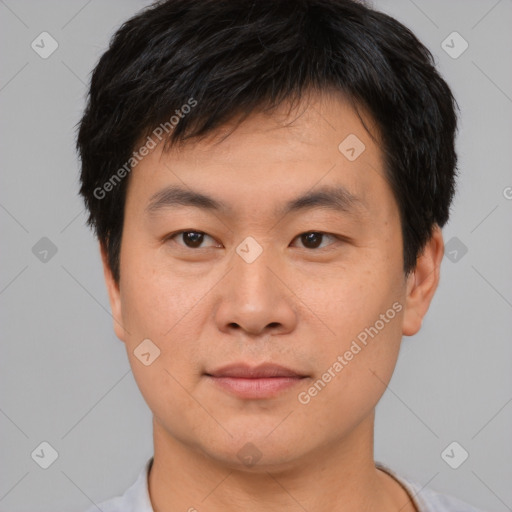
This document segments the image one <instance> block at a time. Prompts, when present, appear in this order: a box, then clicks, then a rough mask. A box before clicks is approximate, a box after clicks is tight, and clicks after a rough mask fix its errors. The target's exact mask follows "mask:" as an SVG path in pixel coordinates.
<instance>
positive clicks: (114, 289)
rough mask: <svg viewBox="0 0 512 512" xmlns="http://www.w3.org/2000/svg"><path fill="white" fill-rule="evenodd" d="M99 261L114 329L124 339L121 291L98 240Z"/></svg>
mask: <svg viewBox="0 0 512 512" xmlns="http://www.w3.org/2000/svg"><path fill="white" fill-rule="evenodd" d="M100 252H101V261H102V262H103V275H104V276H105V284H106V285H107V291H108V297H109V300H110V309H111V310H112V317H113V319H114V331H115V333H116V336H117V337H118V338H119V339H120V340H121V341H126V339H125V336H126V331H125V330H124V328H123V324H122V319H123V314H122V307H121V293H120V289H119V284H118V283H117V282H116V281H115V279H114V276H113V274H112V270H111V269H110V266H109V264H108V258H107V250H106V248H105V245H104V244H102V243H101V242H100Z"/></svg>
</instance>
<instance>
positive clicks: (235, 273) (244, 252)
mask: <svg viewBox="0 0 512 512" xmlns="http://www.w3.org/2000/svg"><path fill="white" fill-rule="evenodd" d="M248 238H249V237H248ZM276 258H277V257H276V255H275V254H274V253H273V251H272V249H271V248H269V247H264V246H263V244H261V245H260V244H259V243H257V242H256V241H255V240H254V239H252V240H250V239H249V240H248V239H246V240H244V242H242V243H241V244H240V245H239V246H238V247H237V249H236V251H235V252H234V253H233V259H232V269H231V271H230V272H229V273H228V274H227V276H226V281H225V282H224V283H223V285H222V288H221V293H220V305H219V307H218V308H217V311H216V321H217V323H218V327H219V328H220V329H222V330H225V329H230V328H241V329H243V330H246V331H247V332H250V333H252V334H259V333H263V332H264V331H266V330H268V329H277V330H279V331H281V332H283V331H287V330H290V329H292V328H293V325H294V323H295V321H296V318H295V310H294V307H293V304H292V302H291V298H290V296H289V295H290V294H287V293H286V288H285V287H283V286H282V284H280V283H279V280H278V279H277V278H276V276H275V275H274V274H275V273H277V272H278V269H279V267H280V262H278V261H277V259H276Z"/></svg>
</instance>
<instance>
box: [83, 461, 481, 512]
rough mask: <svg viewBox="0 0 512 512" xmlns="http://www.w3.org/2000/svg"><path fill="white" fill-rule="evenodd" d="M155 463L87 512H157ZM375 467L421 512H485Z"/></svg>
mask: <svg viewBox="0 0 512 512" xmlns="http://www.w3.org/2000/svg"><path fill="white" fill-rule="evenodd" d="M152 463H153V457H151V458H150V459H149V460H148V461H147V463H146V465H145V466H144V468H143V469H142V471H141V472H140V474H139V476H138V477H137V480H136V482H135V483H134V484H133V485H132V486H131V487H129V488H128V489H127V490H126V491H125V493H124V494H123V495H122V496H117V497H116V498H112V499H110V500H107V501H104V502H102V503H98V504H97V505H94V506H92V507H90V508H88V509H87V511H86V512H98V508H99V509H100V510H101V512H154V511H153V507H152V506H151V500H150V499H149V491H148V474H149V470H150V468H151V464H152ZM375 465H376V467H378V468H379V469H381V470H382V471H385V472H386V473H388V474H389V475H390V476H392V477H393V478H394V479H395V480H396V481H397V482H398V483H399V484H400V485H401V486H402V487H403V488H404V489H405V491H406V492H407V493H408V494H409V496H410V498H411V500H412V502H413V503H414V505H415V506H416V508H417V509H418V511H419V512H483V511H482V510H479V509H476V508H474V507H472V506H471V505H468V504H467V503H464V502H463V501H461V500H459V499H457V498H455V497H453V496H449V495H447V494H440V493H438V492H435V491H433V490H432V489H429V488H424V487H423V486H422V485H420V484H418V483H416V482H411V481H409V480H406V479H405V478H403V477H401V476H398V475H397V474H396V473H395V472H394V471H393V470H391V469H390V468H388V467H387V466H385V465H384V464H382V463H380V462H376V463H375Z"/></svg>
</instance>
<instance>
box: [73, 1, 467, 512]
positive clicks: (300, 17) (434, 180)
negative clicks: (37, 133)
mask: <svg viewBox="0 0 512 512" xmlns="http://www.w3.org/2000/svg"><path fill="white" fill-rule="evenodd" d="M432 62H433V61H432V57H431V55H430V53H429V52H428V50H427V49H426V48H425V47H424V46H423V45H422V44H421V43H420V42H419V41H418V40H417V39H416V37H415V36H414V35H413V34H412V33H411V32H410V31H409V30H408V29H407V28H405V27H404V26H403V25H401V24H400V23H398V22H397V21H396V20H394V19H393V18H390V17H388V16H386V15H384V14H382V13H379V12H377V11H374V10H372V9H370V8H368V7H366V6H364V5H363V4H361V3H357V2H354V1H350V0H294V1H285V0H278V1H273V2H257V1H254V2H248V1H242V0H225V1H223V0H221V1H219V0H215V1H213V0H171V1H166V2H159V3H157V4H154V5H153V6H151V7H150V8H148V9H146V10H144V11H143V12H141V13H140V14H138V15H137V16H135V17H134V18H133V19H131V20H129V21H128V22H126V23H125V24H124V25H123V26H122V27H121V28H120V29H119V30H118V32H117V33H116V34H115V36H114V38H113V40H112V41H111V44H110V47H109V49H108V51H107V52H106V53H105V54H104V55H103V56H102V58H101V60H100V61H99V63H98V65H97V67H96V68H95V70H94V73H93V77H92V81H91V88H90V96H89V102H88V105H87V108H86V112H85V114H84V117H83V119H82V121H81V124H80V130H79V136H78V148H79V151H80V156H81V160H82V174H81V193H82V195H83V197H84V199H85V202H86V205H87V207H88V209H89V213H90V216H89V223H90V224H91V226H93V227H94V228H95V230H96V234H97V236H98V239H99V242H100V250H101V254H102V258H103V264H104V272H105V279H106V283H107V288H108V292H109V297H110V303H111V308H112V314H113V317H114V329H115V332H116V334H117V336H118V337H119V339H120V340H122V341H123V342H124V343H125V345H126V348H127V353H128V357H129V360H130V364H131V367H132V370H133V374H134V376H135V379H136V381H137V384H138V386H139V388H140V390H141V393H142V394H143V396H144V398H145V400H146V402H147V403H148V406H149V407H150V409H151V411H152V413H153V436H154V457H153V458H151V460H150V461H148V463H147V464H146V466H145V468H144V469H143V470H142V471H141V473H140V476H139V478H138V480H137V482H136V483H135V484H134V485H133V486H132V487H130V489H128V490H127V491H126V493H125V494H124V496H122V497H118V498H115V499H113V500H110V501H108V502H105V503H103V504H100V505H99V508H100V509H101V510H103V512H107V511H109V512H110V511H123V512H150V511H155V512H161V511H166V512H167V511H175V510H176V511H178V510H188V511H194V510H198V511H202V510H208V511H214V512H216V511H222V512H226V511H230V510H244V511H273V510H275V511H277V510H279V511H288V510H290V511H291V510H307V511H309V512H316V511H320V510H332V511H336V512H347V511H362V510H379V511H380V512H388V511H398V510H400V511H402V512H413V511H422V512H423V511H434V510H435V511H436V512H440V511H455V510H457V511H459V512H461V511H474V510H475V509H474V508H472V507H470V506H469V505H467V504H464V503H463V502H461V501H459V500H457V499H455V498H453V497H449V496H442V495H440V494H437V493H435V492H434V491H432V490H428V489H421V486H419V485H418V484H416V483H414V482H409V481H407V480H406V479H404V478H402V477H400V476H398V475H397V474H395V473H394V472H393V471H392V470H391V469H390V468H387V467H386V466H384V465H383V464H381V463H376V462H375V461H374V457H373V429H374V415H375V406H376V404H377V403H378V401H379V399H380V397H381V396H382V394H383V392H384V390H385V385H386V384H387V383H388V382H389V380H390V379H391V376H392V373H393V370H394V367H395V364H396V361H397V357H398V353H399V349H400V344H401V340H402V336H403V335H406V336H411V335H414V334H415V333H416V332H418V330H419V329H420V327H421V323H422V319H423V317H424V316H425V314H426V312H427V310H428V307H429V304H430V302H431V300H432V297H433V295H434V293H435V290H436V288H437V285H438V282H439V267H440V264H441V260H442V257H443V238H442V233H441V228H442V226H443V225H444V224H445V223H446V221H447V219H448V215H449V207H450V203H451V200H452V197H453V193H454V179H455V170H456V161H457V158H456V153H455V150H454V136H455V131H456V114H455V108H456V105H455V100H454V99H453V97H452V94H451V92H450V89H449V87H448V86H447V84H446V83H445V82H444V80H443V79H442V78H441V77H440V76H439V74H438V73H437V71H436V70H435V69H434V67H433V63H432ZM91 510H96V507H93V508H92V509H91Z"/></svg>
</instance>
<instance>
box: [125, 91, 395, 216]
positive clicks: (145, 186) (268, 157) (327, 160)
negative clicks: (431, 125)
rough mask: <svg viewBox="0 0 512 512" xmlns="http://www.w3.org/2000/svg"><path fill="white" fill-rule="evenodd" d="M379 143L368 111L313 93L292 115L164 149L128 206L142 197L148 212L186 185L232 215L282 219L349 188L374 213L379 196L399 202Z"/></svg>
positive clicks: (138, 170) (149, 160) (142, 167)
mask: <svg viewBox="0 0 512 512" xmlns="http://www.w3.org/2000/svg"><path fill="white" fill-rule="evenodd" d="M363 123H364V124H363ZM367 128H369V129H370V130H371V132H372V136H371V135H370V134H369V133H368V131H367ZM378 140H379V139H378V137H377V130H376V126H375V124H374V122H373V121H372V119H371V118H370V117H369V116H368V115H367V114H366V113H365V111H364V110H363V109H358V112H356V111H355V110H354V108H353V107H352V105H351V104H350V103H349V102H348V101H346V100H345V99H344V98H343V97H341V96H339V95H334V94H314V95H311V96H309V97H308V101H307V102H302V103H299V104H298V105H296V106H295V108H294V109H292V110H290V108H289V105H285V104H283V105H281V106H280V107H279V108H278V109H276V110H275V111H273V112H271V113H268V112H267V113H265V112H255V113H253V114H251V115H250V116H249V117H247V118H246V119H245V120H244V121H243V122H242V123H241V124H239V125H236V121H231V122H229V123H226V124H224V125H223V126H222V127H220V128H219V129H217V130H214V131H213V132H212V133H211V134H209V135H208V136H207V137H205V138H203V139H201V140H191V141H187V142H186V143H185V144H183V145H179V146H173V147H171V148H169V149H167V150H164V148H163V144H159V145H158V146H157V147H156V148H155V149H154V150H152V151H151V153H150V154H149V155H148V156H147V157H145V158H144V159H143V160H142V161H141V162H140V163H139V164H138V165H137V166H136V167H135V169H134V171H132V173H131V176H130V182H131V183H130V186H129V193H128V199H127V203H129V202H130V198H133V197H134V196H136V197H137V204H139V205H140V204H142V203H144V208H145V209H146V208H147V206H148V205H149V204H150V203H151V202H155V196H156V195H158V194H159V193H164V194H165V190H164V189H165V188H166V187H168V186H169V185H179V186H180V187H181V188H182V189H188V190H189V191H192V192H195V193H202V194H203V195H205V196H209V197H212V198H218V199H219V201H217V202H219V203H220V202H221V201H220V199H221V198H222V203H223V205H224V206H226V208H227V210H229V209H231V213H232V212H233V210H232V209H233V208H234V209H238V210H239V209H244V208H245V209H246V210H247V211H249V210H250V209H251V208H252V209H253V211H262V210H263V209H264V206H265V205H268V211H269V212H270V210H272V212H274V213H276V212H279V211H282V210H283V208H285V205H284V203H285V202H287V203H288V205H289V204H290V200H292V199H293V198H296V197H299V196H301V197H302V196H304V193H305V192H307V191H308V190H309V191H315V190H316V189H317V188H318V189H325V188H329V187H331V188H333V187H343V188H344V189H345V190H346V192H347V197H348V196H352V197H353V198H355V201H354V202H353V204H357V202H358V201H360V202H361V203H362V204H365V205H368V206H369V208H370V209H371V208H372V204H373V203H375V200H376V196H379V197H381V198H382V197H383V196H384V199H386V198H387V199H388V200H391V201H393V197H392V194H391V190H390V189H389V186H388V184H387V181H386V179H385V172H384V163H383V157H382V155H383V153H382V151H381V149H380V147H379V142H378ZM388 196H389V197H388ZM174 198H176V195H174ZM156 200H158V199H156Z"/></svg>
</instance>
